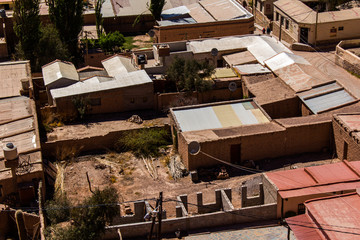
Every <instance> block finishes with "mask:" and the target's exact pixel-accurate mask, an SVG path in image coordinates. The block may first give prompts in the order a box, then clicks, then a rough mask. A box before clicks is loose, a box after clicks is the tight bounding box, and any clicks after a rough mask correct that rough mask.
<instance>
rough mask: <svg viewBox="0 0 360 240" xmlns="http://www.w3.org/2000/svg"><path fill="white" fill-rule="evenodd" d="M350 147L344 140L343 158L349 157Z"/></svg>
mask: <svg viewBox="0 0 360 240" xmlns="http://www.w3.org/2000/svg"><path fill="white" fill-rule="evenodd" d="M348 148H349V145H348V143H347V142H345V141H344V152H343V160H345V159H347V157H348V156H347V155H348Z"/></svg>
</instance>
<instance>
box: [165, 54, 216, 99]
mask: <svg viewBox="0 0 360 240" xmlns="http://www.w3.org/2000/svg"><path fill="white" fill-rule="evenodd" d="M214 70H215V67H214V66H213V65H211V64H209V63H208V62H207V61H204V62H198V61H196V60H194V59H191V60H185V59H183V58H179V57H175V59H174V61H173V62H172V64H171V65H170V67H169V68H168V70H167V73H166V75H167V78H168V80H170V81H173V82H174V83H175V85H176V89H177V91H185V92H186V91H199V92H203V91H206V90H209V89H211V87H212V81H208V80H205V79H206V78H209V77H210V76H211V75H212V74H213V73H214Z"/></svg>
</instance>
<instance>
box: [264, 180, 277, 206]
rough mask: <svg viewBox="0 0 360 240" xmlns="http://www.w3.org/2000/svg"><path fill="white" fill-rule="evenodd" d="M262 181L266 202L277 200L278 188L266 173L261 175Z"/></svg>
mask: <svg viewBox="0 0 360 240" xmlns="http://www.w3.org/2000/svg"><path fill="white" fill-rule="evenodd" d="M261 182H262V184H263V189H264V204H268V203H274V202H277V190H276V188H275V186H274V185H273V184H272V183H271V182H270V180H269V179H268V178H267V177H266V176H265V175H264V174H262V175H261Z"/></svg>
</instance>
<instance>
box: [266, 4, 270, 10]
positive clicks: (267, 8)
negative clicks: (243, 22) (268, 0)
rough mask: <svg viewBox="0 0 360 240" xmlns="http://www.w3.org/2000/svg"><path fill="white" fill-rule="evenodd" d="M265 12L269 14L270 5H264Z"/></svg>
mask: <svg viewBox="0 0 360 240" xmlns="http://www.w3.org/2000/svg"><path fill="white" fill-rule="evenodd" d="M265 11H266V12H270V11H271V5H270V4H266V5H265Z"/></svg>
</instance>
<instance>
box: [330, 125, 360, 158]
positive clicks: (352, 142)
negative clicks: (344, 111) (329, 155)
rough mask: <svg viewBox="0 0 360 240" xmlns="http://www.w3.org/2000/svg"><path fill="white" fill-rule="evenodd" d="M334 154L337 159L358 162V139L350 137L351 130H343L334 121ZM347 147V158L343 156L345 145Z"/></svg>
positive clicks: (359, 146)
mask: <svg viewBox="0 0 360 240" xmlns="http://www.w3.org/2000/svg"><path fill="white" fill-rule="evenodd" d="M333 129H334V138H335V148H336V154H337V156H338V158H339V159H341V160H344V157H345V158H346V160H348V161H358V160H360V143H359V139H358V138H355V137H354V136H353V135H352V132H351V130H349V129H346V128H344V126H342V125H341V124H340V123H339V122H338V121H337V120H336V119H334V120H333ZM346 143H347V145H348V150H347V154H345V155H347V156H344V147H345V144H346Z"/></svg>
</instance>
